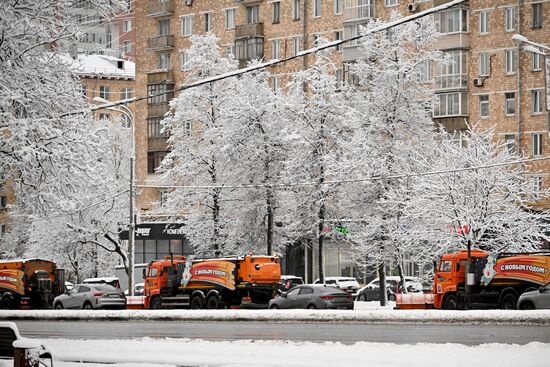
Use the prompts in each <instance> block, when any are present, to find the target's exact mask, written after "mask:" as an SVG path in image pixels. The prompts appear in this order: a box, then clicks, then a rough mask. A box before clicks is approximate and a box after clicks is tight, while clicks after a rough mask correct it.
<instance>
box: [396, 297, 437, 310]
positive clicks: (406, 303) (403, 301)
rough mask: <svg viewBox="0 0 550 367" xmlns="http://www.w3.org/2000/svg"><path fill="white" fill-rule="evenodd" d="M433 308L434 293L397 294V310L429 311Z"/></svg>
mask: <svg viewBox="0 0 550 367" xmlns="http://www.w3.org/2000/svg"><path fill="white" fill-rule="evenodd" d="M431 308H434V295H433V293H406V294H402V293H398V294H396V299H395V309H396V310H428V309H431Z"/></svg>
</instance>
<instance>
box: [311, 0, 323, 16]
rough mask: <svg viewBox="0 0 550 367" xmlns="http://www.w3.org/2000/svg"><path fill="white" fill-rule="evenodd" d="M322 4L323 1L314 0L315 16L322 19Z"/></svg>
mask: <svg viewBox="0 0 550 367" xmlns="http://www.w3.org/2000/svg"><path fill="white" fill-rule="evenodd" d="M322 5H323V4H322V2H321V0H313V16H314V17H320V16H321V15H322V12H323V10H322Z"/></svg>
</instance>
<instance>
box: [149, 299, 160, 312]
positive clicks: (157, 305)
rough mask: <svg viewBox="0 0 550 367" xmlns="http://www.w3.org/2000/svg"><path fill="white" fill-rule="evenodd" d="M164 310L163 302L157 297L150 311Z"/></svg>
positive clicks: (152, 301) (150, 306) (151, 304)
mask: <svg viewBox="0 0 550 367" xmlns="http://www.w3.org/2000/svg"><path fill="white" fill-rule="evenodd" d="M161 308H162V300H161V299H160V297H155V298H153V299H152V300H151V303H150V304H149V309H151V310H160V309H161Z"/></svg>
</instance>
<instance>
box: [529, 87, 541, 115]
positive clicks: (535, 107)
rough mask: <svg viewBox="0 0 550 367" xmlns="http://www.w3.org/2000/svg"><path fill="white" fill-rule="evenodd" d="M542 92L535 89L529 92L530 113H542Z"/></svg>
mask: <svg viewBox="0 0 550 367" xmlns="http://www.w3.org/2000/svg"><path fill="white" fill-rule="evenodd" d="M541 98H542V90H540V89H536V90H532V91H531V106H532V109H531V113H532V114H534V115H538V114H541V113H542V101H541Z"/></svg>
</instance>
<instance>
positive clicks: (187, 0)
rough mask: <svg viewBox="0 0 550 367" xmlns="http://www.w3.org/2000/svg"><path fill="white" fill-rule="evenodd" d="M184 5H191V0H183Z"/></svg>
mask: <svg viewBox="0 0 550 367" xmlns="http://www.w3.org/2000/svg"><path fill="white" fill-rule="evenodd" d="M185 5H187V6H191V5H193V0H185Z"/></svg>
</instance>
